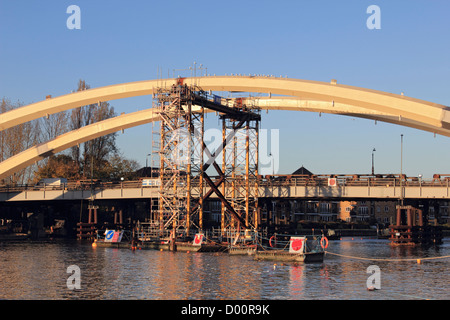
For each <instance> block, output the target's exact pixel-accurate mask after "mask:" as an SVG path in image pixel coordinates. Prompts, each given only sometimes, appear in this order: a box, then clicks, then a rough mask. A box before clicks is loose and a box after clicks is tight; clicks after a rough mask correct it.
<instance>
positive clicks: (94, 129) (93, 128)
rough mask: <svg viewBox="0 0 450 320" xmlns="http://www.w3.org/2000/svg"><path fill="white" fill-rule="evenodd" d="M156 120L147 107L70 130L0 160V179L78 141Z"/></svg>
mask: <svg viewBox="0 0 450 320" xmlns="http://www.w3.org/2000/svg"><path fill="white" fill-rule="evenodd" d="M157 120H159V116H158V115H157V114H156V112H155V111H154V110H152V109H147V110H142V111H136V112H133V113H129V114H124V115H120V116H117V117H114V118H111V119H107V120H103V121H100V122H97V123H94V124H91V125H88V126H85V127H82V128H80V129H77V130H73V131H70V132H68V133H65V134H63V135H60V136H58V137H56V138H55V139H52V140H49V141H47V142H44V143H40V144H38V145H36V146H34V147H31V148H29V149H27V150H25V151H22V152H20V153H18V154H16V155H15V156H12V157H10V158H8V159H6V160H4V161H3V162H0V179H4V178H6V177H8V176H10V175H12V174H13V173H14V172H17V171H19V170H21V169H23V168H26V167H28V166H29V165H31V164H33V163H35V162H36V161H39V160H42V159H44V158H46V157H49V156H51V155H53V154H56V153H58V152H61V151H63V150H66V149H68V148H70V147H73V146H75V145H77V144H79V143H83V142H85V141H89V140H92V139H95V138H98V137H101V136H104V135H107V134H110V133H113V132H116V131H119V130H124V129H127V128H131V127H134V126H139V125H142V124H145V123H149V122H152V121H157Z"/></svg>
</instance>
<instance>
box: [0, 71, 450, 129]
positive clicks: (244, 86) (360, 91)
mask: <svg viewBox="0 0 450 320" xmlns="http://www.w3.org/2000/svg"><path fill="white" fill-rule="evenodd" d="M183 81H184V83H186V84H189V85H198V86H200V87H201V88H202V89H203V90H211V91H237V92H258V93H267V94H274V95H286V96H292V97H296V98H300V99H305V100H320V101H328V102H331V103H343V104H346V105H351V106H355V107H359V108H363V109H367V110H373V111H376V112H377V113H385V114H390V115H391V116H395V117H398V119H399V120H402V119H410V120H413V121H416V122H417V123H418V124H425V125H427V126H433V127H435V128H436V131H438V130H439V129H445V130H450V108H449V107H446V106H444V105H441V104H436V103H432V102H428V101H423V100H419V99H414V98H411V97H407V96H403V95H398V94H392V93H387V92H382V91H376V90H370V89H364V88H359V87H354V86H347V85H341V84H337V83H336V81H332V82H330V83H327V82H319V81H310V80H299V79H290V78H276V77H253V76H218V77H216V76H214V77H211V76H207V77H194V78H184V79H183ZM176 82H177V79H160V80H147V81H137V82H128V83H123V84H116V85H111V86H105V87H100V88H94V89H89V90H84V91H78V92H75V93H71V94H67V95H63V96H59V97H55V98H49V99H46V100H43V101H40V102H36V103H33V104H30V105H27V106H23V107H21V108H17V109H14V110H11V111H8V112H5V113H3V114H0V130H4V129H7V128H10V127H13V126H15V125H18V124H21V123H24V122H27V121H31V120H33V119H37V118H40V117H44V116H46V115H49V114H53V113H57V112H61V111H65V110H69V109H72V108H76V107H80V106H83V105H87V104H92V103H97V102H99V101H110V100H115V99H122V98H128V97H134V96H141V95H150V94H153V93H154V91H155V90H156V88H158V87H168V86H171V85H173V84H175V83H176ZM419 129H421V128H419ZM436 131H435V132H436Z"/></svg>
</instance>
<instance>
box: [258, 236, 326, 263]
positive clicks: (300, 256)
mask: <svg viewBox="0 0 450 320" xmlns="http://www.w3.org/2000/svg"><path fill="white" fill-rule="evenodd" d="M284 237H286V236H284ZM277 245H278V246H280V245H281V246H282V248H279V247H277ZM327 247H328V239H327V238H326V237H324V236H316V237H312V239H307V237H306V236H303V237H297V236H290V238H289V241H288V242H287V243H285V242H282V241H276V239H275V238H274V236H273V237H271V238H270V239H269V247H265V246H262V245H261V246H260V247H259V248H258V250H256V252H255V255H254V259H255V260H270V261H281V262H303V263H309V262H323V259H324V255H325V249H326V248H327Z"/></svg>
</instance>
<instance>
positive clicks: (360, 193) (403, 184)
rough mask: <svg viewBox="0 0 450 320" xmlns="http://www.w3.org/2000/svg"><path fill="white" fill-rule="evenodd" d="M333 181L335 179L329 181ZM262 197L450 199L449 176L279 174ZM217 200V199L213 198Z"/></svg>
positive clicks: (72, 186) (37, 192)
mask: <svg viewBox="0 0 450 320" xmlns="http://www.w3.org/2000/svg"><path fill="white" fill-rule="evenodd" d="M330 179H334V180H330ZM258 184H259V192H258V194H259V197H260V198H278V197H285V198H332V199H340V198H342V199H351V198H355V199H357V198H373V199H376V198H378V199H386V198H389V199H396V198H397V199H398V198H400V197H401V195H402V193H403V198H405V199H408V198H409V199H435V198H436V199H449V198H450V175H439V178H437V177H436V175H435V178H433V179H432V180H422V179H420V178H416V177H403V179H401V178H400V176H399V175H389V177H388V176H378V177H377V176H363V175H314V176H309V175H308V176H306V175H284V176H283V175H279V176H261V177H260V179H259V181H258ZM158 191H159V186H157V185H150V186H149V185H145V184H144V183H143V181H142V180H136V181H123V182H100V181H95V182H94V181H93V183H90V182H88V181H84V182H80V181H71V182H68V183H64V184H61V185H59V186H49V185H15V186H7V185H4V186H0V202H5V201H43V200H76V199H86V200H89V199H92V198H93V199H104V200H107V199H145V198H157V197H158ZM213 197H214V196H213Z"/></svg>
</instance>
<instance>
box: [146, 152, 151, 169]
mask: <svg viewBox="0 0 450 320" xmlns="http://www.w3.org/2000/svg"><path fill="white" fill-rule="evenodd" d="M148 156H151V154H150V153H149V154H147V156H146V157H145V173H146V174H147V168H148Z"/></svg>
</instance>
